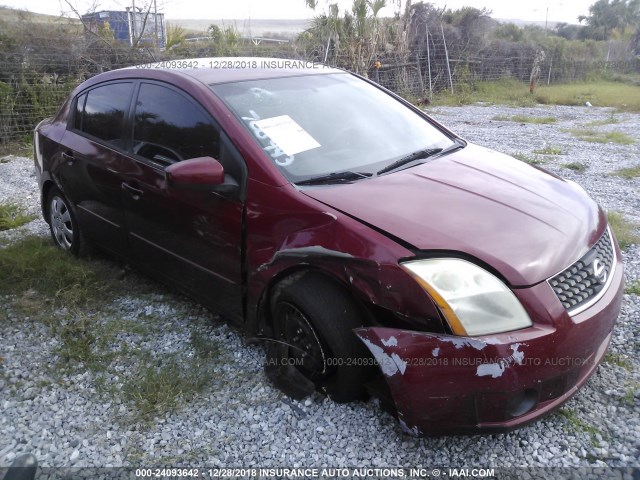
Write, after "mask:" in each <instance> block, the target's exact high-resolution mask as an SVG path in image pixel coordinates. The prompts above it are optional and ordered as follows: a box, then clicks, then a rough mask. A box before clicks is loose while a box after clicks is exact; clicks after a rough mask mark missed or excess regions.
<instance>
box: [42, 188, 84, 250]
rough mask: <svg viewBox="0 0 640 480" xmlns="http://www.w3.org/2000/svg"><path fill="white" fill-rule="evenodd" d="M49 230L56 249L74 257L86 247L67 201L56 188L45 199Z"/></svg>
mask: <svg viewBox="0 0 640 480" xmlns="http://www.w3.org/2000/svg"><path fill="white" fill-rule="evenodd" d="M47 213H48V216H49V218H48V220H49V228H50V230H51V236H52V237H53V241H54V242H55V243H56V245H57V246H58V247H60V248H61V249H63V250H67V251H69V252H71V253H73V254H74V255H79V254H81V253H84V252H85V250H86V245H85V242H84V239H83V237H82V233H81V232H80V226H79V225H78V222H77V220H76V218H75V216H74V214H73V212H72V211H71V209H70V208H69V201H68V200H67V199H66V198H65V196H64V195H63V194H62V192H60V190H58V189H57V188H55V187H54V188H52V189H51V191H50V192H49V195H48V197H47Z"/></svg>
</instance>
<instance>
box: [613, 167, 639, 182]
mask: <svg viewBox="0 0 640 480" xmlns="http://www.w3.org/2000/svg"><path fill="white" fill-rule="evenodd" d="M612 175H615V176H617V177H622V178H626V179H627V180H631V179H633V178H637V177H640V165H638V166H637V167H627V168H620V169H618V170H616V171H615V172H613V173H612Z"/></svg>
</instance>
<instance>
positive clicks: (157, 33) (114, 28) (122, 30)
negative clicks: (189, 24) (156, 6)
mask: <svg viewBox="0 0 640 480" xmlns="http://www.w3.org/2000/svg"><path fill="white" fill-rule="evenodd" d="M82 23H84V25H85V27H86V28H87V29H88V30H89V31H91V32H98V31H99V30H100V29H101V28H104V27H106V26H107V25H108V27H109V29H110V30H111V32H113V36H114V38H115V39H116V40H120V41H123V42H127V43H128V44H129V45H131V46H133V45H134V44H135V42H136V40H137V39H138V38H140V41H139V42H138V45H140V46H143V45H155V46H156V47H158V48H164V47H165V45H166V41H167V38H166V31H165V23H164V13H157V14H156V13H153V12H146V11H137V12H136V11H133V10H132V9H130V8H127V10H126V11H124V12H123V11H119V12H117V11H102V12H94V13H88V14H86V15H83V16H82Z"/></svg>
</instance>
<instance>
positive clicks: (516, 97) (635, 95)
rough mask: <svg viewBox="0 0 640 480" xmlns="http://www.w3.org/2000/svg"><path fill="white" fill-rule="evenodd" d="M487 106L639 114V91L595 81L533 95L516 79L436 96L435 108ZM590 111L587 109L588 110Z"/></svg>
mask: <svg viewBox="0 0 640 480" xmlns="http://www.w3.org/2000/svg"><path fill="white" fill-rule="evenodd" d="M476 102H487V103H490V104H498V105H513V106H520V107H526V106H535V105H537V104H540V103H542V104H545V105H585V103H586V102H590V103H591V104H592V105H593V106H594V107H613V108H616V109H618V110H620V111H628V112H640V87H639V86H637V85H634V84H633V83H632V82H626V83H623V82H615V81H610V80H595V81H590V82H578V83H567V84H554V85H549V86H547V85H541V86H538V87H537V88H536V90H535V92H534V93H533V94H531V93H529V84H528V83H525V82H520V81H517V80H514V79H511V78H509V79H501V80H498V81H495V82H479V83H476V84H474V85H473V86H472V88H470V86H468V85H466V86H465V88H460V89H459V91H458V92H457V93H455V94H451V92H440V93H438V94H436V95H434V98H433V101H432V103H433V105H434V106H438V105H468V104H470V103H476ZM585 108H588V107H585Z"/></svg>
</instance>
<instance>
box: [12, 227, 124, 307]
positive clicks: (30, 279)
mask: <svg viewBox="0 0 640 480" xmlns="http://www.w3.org/2000/svg"><path fill="white" fill-rule="evenodd" d="M118 277H119V269H118V268H117V267H116V265H115V264H107V263H105V262H102V261H95V260H94V261H89V260H86V259H82V258H76V257H74V256H73V255H71V254H69V253H68V252H64V251H62V250H61V249H59V248H58V247H56V246H54V245H53V243H52V242H51V240H49V239H48V238H40V237H26V238H24V239H23V240H20V241H18V242H15V243H12V244H9V245H8V246H6V247H4V248H2V249H0V294H1V295H16V296H18V297H22V298H25V297H26V298H25V300H26V301H28V302H33V301H34V300H35V301H37V302H40V303H42V301H43V300H44V299H43V298H42V297H46V299H47V300H49V301H51V302H52V303H53V304H54V305H56V306H63V307H65V308H66V309H67V310H69V311H70V310H73V309H77V308H81V307H86V306H91V307H96V306H99V305H101V304H103V303H104V302H105V301H107V300H109V299H110V298H111V295H112V294H113V292H114V291H115V290H116V289H117V286H118V284H119V282H120V281H119V280H118ZM123 291H126V288H123ZM31 292H36V293H37V294H38V295H34V294H33V293H31Z"/></svg>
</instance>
